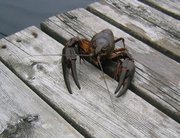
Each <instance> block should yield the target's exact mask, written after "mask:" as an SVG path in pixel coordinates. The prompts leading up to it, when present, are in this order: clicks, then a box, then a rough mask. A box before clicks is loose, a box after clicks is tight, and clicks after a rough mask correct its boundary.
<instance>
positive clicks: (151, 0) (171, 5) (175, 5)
mask: <svg viewBox="0 0 180 138" xmlns="http://www.w3.org/2000/svg"><path fill="white" fill-rule="evenodd" d="M139 1H141V2H143V3H146V4H148V5H150V6H152V7H154V8H156V9H158V10H160V11H162V12H164V13H166V14H168V15H170V16H172V17H174V18H176V19H178V20H180V6H179V5H180V1H179V0H166V1H164V0H139Z"/></svg>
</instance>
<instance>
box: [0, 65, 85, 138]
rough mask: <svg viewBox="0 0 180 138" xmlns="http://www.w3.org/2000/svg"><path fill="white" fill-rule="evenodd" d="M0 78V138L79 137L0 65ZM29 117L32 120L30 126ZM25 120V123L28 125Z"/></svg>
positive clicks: (55, 113)
mask: <svg viewBox="0 0 180 138" xmlns="http://www.w3.org/2000/svg"><path fill="white" fill-rule="evenodd" d="M0 78H1V79H0V137H1V138H7V137H23V138H27V137H28V138H35V137H41V138H49V137H51V138H56V137H57V136H62V137H68V138H72V137H73V138H74V137H77V138H79V137H82V136H81V135H80V134H79V132H77V131H76V130H75V129H74V128H73V127H72V126H71V125H70V124H68V123H67V122H66V121H65V120H64V119H63V118H62V117H61V116H59V115H58V113H57V112H55V111H54V110H53V109H52V108H51V107H49V105H47V104H46V103H45V102H44V101H43V100H42V99H41V98H39V97H38V96H37V95H36V94H35V93H34V92H33V91H32V90H31V89H30V88H29V87H28V86H27V85H25V84H24V83H23V82H22V81H21V80H20V79H19V78H18V77H17V76H15V75H14V74H13V73H12V72H11V71H10V70H9V69H8V68H7V67H5V66H4V65H3V64H2V62H0ZM33 117H35V119H34V121H32V122H31V121H30V120H31V119H32V120H33ZM23 119H24V120H23ZM25 119H29V122H27V121H25Z"/></svg>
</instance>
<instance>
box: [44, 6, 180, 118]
mask: <svg viewBox="0 0 180 138" xmlns="http://www.w3.org/2000/svg"><path fill="white" fill-rule="evenodd" d="M41 28H42V29H43V30H44V31H45V32H46V33H48V34H49V35H51V36H52V37H54V38H58V40H59V41H62V42H64V40H68V39H69V38H71V37H73V36H77V35H78V36H80V37H86V38H88V39H91V38H92V36H93V35H94V34H95V33H97V32H100V31H101V30H103V29H106V28H109V29H111V30H112V31H113V33H114V34H115V37H116V38H118V37H121V36H123V37H124V38H125V40H126V45H127V47H128V49H129V50H130V53H132V55H133V57H134V58H135V60H136V65H137V69H136V72H137V73H136V74H135V79H134V81H133V89H134V90H136V93H137V94H139V95H140V96H142V97H143V98H145V99H146V100H147V101H149V102H150V103H151V104H153V105H154V106H156V107H157V108H159V109H160V110H162V111H163V112H165V113H166V114H168V115H169V116H171V117H173V118H174V119H175V120H176V121H178V122H180V120H179V118H180V117H179V111H180V103H179V98H180V85H179V83H180V73H179V69H180V64H179V63H177V62H175V61H174V60H172V59H170V58H168V57H166V56H165V55H163V54H161V53H159V52H158V51H156V50H154V49H152V48H150V47H149V46H147V45H146V44H144V43H142V42H140V41H138V40H136V39H134V38H133V37H132V36H130V35H128V34H127V33H125V32H123V31H121V30H119V29H118V28H116V27H114V26H112V25H110V24H109V23H107V22H105V21H103V20H102V19H100V18H98V17H97V16H95V15H93V14H91V13H89V12H88V11H86V10H84V9H78V10H73V11H70V12H67V13H64V14H60V15H57V16H54V17H51V18H49V19H48V20H46V21H45V22H43V23H42V24H41ZM117 46H122V45H121V44H120V43H119V44H117ZM151 88H153V89H151Z"/></svg>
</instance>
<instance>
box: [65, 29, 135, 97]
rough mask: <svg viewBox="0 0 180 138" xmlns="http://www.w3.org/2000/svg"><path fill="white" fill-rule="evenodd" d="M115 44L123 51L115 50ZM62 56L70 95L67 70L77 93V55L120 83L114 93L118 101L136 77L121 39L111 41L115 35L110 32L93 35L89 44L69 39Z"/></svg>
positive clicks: (107, 30)
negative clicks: (119, 44)
mask: <svg viewBox="0 0 180 138" xmlns="http://www.w3.org/2000/svg"><path fill="white" fill-rule="evenodd" d="M118 41H122V42H123V45H124V47H123V48H117V49H116V48H115V43H116V42H118ZM62 55H63V56H62V68H63V76H64V80H65V84H66V86H67V89H68V91H69V92H70V93H71V94H72V90H71V86H70V82H69V72H70V70H71V72H72V76H73V79H74V81H75V83H76V85H77V87H78V88H79V89H80V84H79V81H78V77H77V72H76V59H77V55H78V56H79V57H80V58H81V59H86V60H88V61H90V62H91V63H93V64H94V65H96V66H97V67H99V68H101V70H103V71H104V72H105V73H107V74H108V75H110V76H111V77H113V78H114V79H116V80H117V81H118V82H119V83H118V86H117V88H116V90H115V95H116V96H117V97H119V96H121V95H122V94H124V93H125V92H126V91H127V89H128V88H129V86H130V83H131V80H132V78H133V76H134V73H135V65H134V60H133V58H132V56H131V55H130V54H129V52H128V50H127V49H126V48H125V43H124V38H118V39H116V40H114V35H113V33H112V31H111V30H109V29H105V30H103V31H101V32H99V33H97V34H95V36H94V37H93V38H92V39H91V41H88V40H87V39H80V38H79V37H73V38H71V39H70V40H69V41H68V42H67V43H66V46H65V47H64V48H63V51H62ZM84 55H86V56H84Z"/></svg>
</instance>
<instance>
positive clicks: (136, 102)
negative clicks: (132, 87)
mask: <svg viewBox="0 0 180 138" xmlns="http://www.w3.org/2000/svg"><path fill="white" fill-rule="evenodd" d="M32 32H33V33H32ZM32 34H37V35H34V36H36V37H34V36H33V35H32ZM0 45H1V46H3V45H6V48H4V49H1V50H0V56H1V59H2V60H3V62H4V63H5V64H6V65H8V66H9V67H10V68H12V69H13V70H14V71H15V72H16V74H18V75H19V77H21V78H22V79H23V80H24V81H25V82H26V83H28V85H29V86H31V87H32V88H33V89H34V90H36V92H37V93H38V95H40V96H41V98H43V99H44V100H46V102H47V103H48V104H50V105H52V106H54V108H56V110H57V111H58V112H59V114H61V115H62V116H63V117H64V118H66V119H67V120H69V122H71V124H72V125H73V126H74V127H75V128H76V129H77V130H79V131H80V132H81V133H82V134H84V136H86V137H98V138H101V137H102V138H106V137H108V138H110V137H151V136H152V137H153V136H154V137H155V136H157V137H163V138H164V137H165V136H166V137H178V136H179V135H180V126H179V124H178V123H177V122H176V121H174V120H172V119H171V118H169V117H168V116H167V115H165V114H164V113H162V112H161V111H159V110H157V109H156V108H154V107H153V106H152V105H150V104H149V103H147V102H146V101H144V100H143V99H141V98H140V97H138V96H137V95H135V94H134V93H133V92H131V91H128V92H127V93H126V95H124V96H122V97H120V98H118V99H116V98H115V97H114V95H113V91H114V89H115V87H116V86H117V82H116V81H114V80H112V79H111V78H109V77H108V76H105V77H106V81H107V83H108V86H109V89H110V92H111V98H112V101H111V99H110V95H109V94H108V92H107V90H106V87H105V84H104V82H103V81H102V76H101V72H100V71H99V70H98V69H97V68H95V67H94V66H92V65H91V64H89V63H87V62H85V64H81V65H80V63H79V62H77V69H78V76H79V81H80V84H81V86H82V88H81V90H78V89H77V88H76V86H75V84H74V83H72V82H71V85H72V89H73V91H74V93H73V94H72V95H71V94H69V93H68V91H67V89H66V86H65V84H64V80H63V75H62V68H61V62H60V60H61V58H60V57H58V56H57V57H56V56H43V55H48V54H57V53H59V52H61V50H62V47H63V46H62V45H61V44H59V43H58V42H56V41H55V40H53V39H52V38H50V37H48V36H47V35H46V34H44V33H43V32H41V31H40V30H39V29H37V28H35V27H30V28H27V29H25V30H23V31H21V32H18V33H16V34H14V35H12V36H9V37H7V38H5V39H2V40H0ZM31 55H32V56H31ZM35 55H36V56H35ZM37 55H40V56H37Z"/></svg>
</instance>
